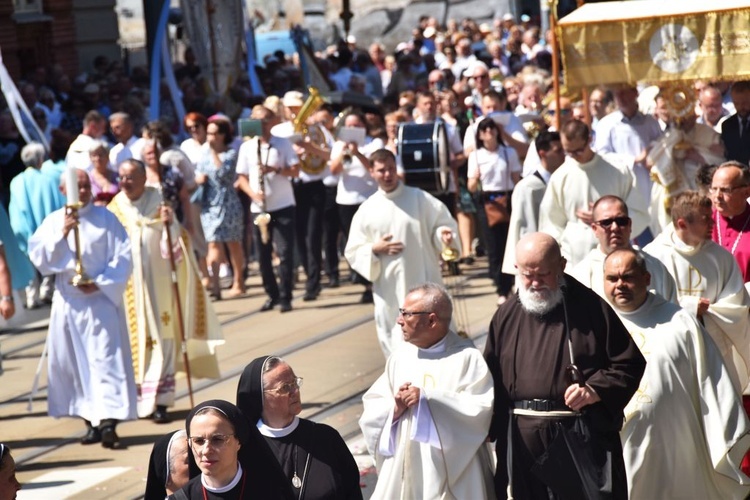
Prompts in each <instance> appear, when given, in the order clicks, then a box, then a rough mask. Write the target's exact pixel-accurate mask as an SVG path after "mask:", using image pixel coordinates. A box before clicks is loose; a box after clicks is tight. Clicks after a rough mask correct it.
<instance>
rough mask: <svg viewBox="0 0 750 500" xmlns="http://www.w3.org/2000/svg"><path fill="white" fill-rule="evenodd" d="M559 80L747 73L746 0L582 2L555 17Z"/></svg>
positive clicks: (578, 83)
mask: <svg viewBox="0 0 750 500" xmlns="http://www.w3.org/2000/svg"><path fill="white" fill-rule="evenodd" d="M557 36H558V40H560V51H561V54H562V63H563V67H564V76H565V84H566V85H567V86H568V87H583V86H592V85H599V84H613V83H631V84H635V83H636V82H650V83H660V82H675V81H681V80H698V79H701V80H703V79H705V80H741V79H750V2H748V1H747V0H713V1H704V0H700V1H696V0H669V1H655V0H633V1H622V2H602V3H591V4H585V5H583V6H582V7H581V8H579V9H577V10H575V11H574V12H572V13H571V14H569V15H568V16H566V17H564V18H562V19H560V20H559V21H558V24H557Z"/></svg>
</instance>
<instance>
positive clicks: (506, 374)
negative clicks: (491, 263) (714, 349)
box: [484, 233, 646, 499]
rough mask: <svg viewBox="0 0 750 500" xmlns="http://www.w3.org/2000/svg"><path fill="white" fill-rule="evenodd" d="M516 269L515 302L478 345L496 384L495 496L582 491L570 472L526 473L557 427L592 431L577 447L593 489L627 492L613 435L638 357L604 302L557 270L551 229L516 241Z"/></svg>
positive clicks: (640, 367)
mask: <svg viewBox="0 0 750 500" xmlns="http://www.w3.org/2000/svg"><path fill="white" fill-rule="evenodd" d="M516 268H517V271H518V274H517V277H516V287H517V289H518V291H517V295H516V300H508V301H507V302H506V303H505V304H503V305H502V306H500V307H499V308H498V310H497V312H496V313H495V316H494V317H493V318H492V322H491V323H490V331H489V335H488V338H487V345H486V348H485V351H484V357H485V360H486V361H487V364H488V366H489V368H490V371H491V372H492V374H493V377H494V381H495V408H494V416H493V422H492V427H491V429H490V437H491V438H492V439H497V445H496V454H497V471H496V472H495V491H496V492H498V495H499V496H498V498H506V494H507V498H511V495H512V496H513V498H516V499H524V498H530V499H535V498H560V497H566V498H583V497H584V496H583V491H582V489H581V480H580V479H579V478H578V476H577V475H575V474H567V475H566V474H565V473H563V474H560V475H559V476H558V477H557V479H558V480H559V481H557V482H555V481H553V480H552V478H550V477H549V476H547V475H544V474H538V473H535V472H534V471H533V470H532V468H535V469H538V468H539V467H538V466H537V467H535V463H536V462H537V461H538V459H539V458H540V457H541V456H542V455H544V454H545V453H546V452H547V450H548V448H549V447H550V444H551V443H552V442H553V441H554V439H555V436H556V435H558V434H559V433H560V432H562V429H565V430H566V431H570V430H571V429H573V428H574V427H580V426H587V427H588V428H589V431H590V433H591V439H589V440H588V441H587V442H585V443H581V444H582V446H584V447H587V448H589V449H590V450H591V453H592V454H593V456H594V457H595V462H597V464H598V465H594V464H591V466H592V467H591V469H592V471H593V472H594V474H596V477H602V478H604V477H607V478H609V483H608V484H601V485H598V486H599V488H600V490H602V491H603V492H605V491H607V492H608V493H609V495H610V496H611V497H612V498H622V499H624V498H627V482H626V477H625V466H624V464H623V458H622V446H621V444H620V437H619V434H618V432H619V430H620V427H621V426H622V421H623V408H625V405H626V404H627V403H628V401H629V400H630V398H631V397H632V395H633V394H634V393H635V391H636V389H637V388H638V384H639V382H640V379H641V376H642V375H643V371H644V369H645V364H646V362H645V360H644V359H643V356H642V355H641V353H640V351H639V350H638V348H637V347H636V345H635V343H634V342H633V340H632V338H631V337H630V335H629V334H628V332H627V330H626V329H625V327H624V326H623V324H622V323H621V322H620V320H619V319H618V318H617V315H616V314H615V312H614V311H613V310H612V309H611V308H610V307H609V305H607V303H606V301H604V299H602V298H600V297H599V296H598V295H596V293H594V292H592V291H591V290H589V289H588V288H586V287H585V286H583V285H582V284H580V283H579V282H578V281H576V280H575V279H573V278H571V277H570V276H567V275H565V274H564V273H563V269H564V268H565V259H564V258H563V257H562V255H561V253H560V247H559V246H558V244H557V242H556V241H555V240H554V239H553V238H552V237H551V236H549V235H546V234H542V233H531V234H528V235H526V236H524V237H523V238H521V240H520V241H519V242H518V245H517V246H516ZM509 436H510V439H509V438H508V437H509ZM558 444H559V443H558ZM509 476H510V478H511V480H510V481H509Z"/></svg>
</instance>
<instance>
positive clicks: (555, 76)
mask: <svg viewBox="0 0 750 500" xmlns="http://www.w3.org/2000/svg"><path fill="white" fill-rule="evenodd" d="M550 4H551V9H550V10H549V26H550V30H552V86H553V88H554V89H555V129H556V130H558V131H559V130H560V124H561V121H560V118H561V117H560V115H561V114H562V112H561V111H560V60H559V54H558V51H557V47H558V45H557V1H556V0H552V1H551V2H550Z"/></svg>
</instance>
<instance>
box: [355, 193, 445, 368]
mask: <svg viewBox="0 0 750 500" xmlns="http://www.w3.org/2000/svg"><path fill="white" fill-rule="evenodd" d="M444 228H448V229H450V230H451V231H452V232H453V235H454V238H453V245H454V246H457V245H458V238H456V234H457V231H458V228H457V225H456V221H455V220H454V219H453V217H451V214H450V212H448V209H447V208H446V207H445V205H444V204H443V203H441V202H440V201H439V200H438V199H436V198H435V197H434V196H432V195H430V194H428V193H426V192H424V191H422V190H421V189H418V188H415V187H411V186H404V185H403V183H401V184H399V186H398V187H397V188H396V189H394V190H393V191H391V192H390V193H386V192H385V191H383V190H382V189H380V190H378V191H377V192H376V193H375V194H373V195H372V196H370V197H369V198H368V199H367V200H366V201H365V202H364V203H362V205H361V206H360V207H359V209H358V210H357V213H356V214H354V219H353V220H352V225H351V229H349V238H348V241H347V243H346V250H345V252H344V253H345V255H346V259H347V260H348V261H349V264H350V265H351V266H352V269H354V270H355V271H357V272H358V273H359V274H361V275H362V276H363V277H364V278H365V279H367V280H368V281H371V282H372V290H373V292H374V297H373V299H374V302H375V327H376V328H377V333H378V340H379V341H380V347H381V348H382V349H383V353H384V354H385V356H386V357H388V355H389V354H390V353H391V352H392V351H393V350H394V349H395V347H396V346H397V345H398V344H400V343H401V342H403V340H402V335H401V327H399V326H398V324H396V320H397V319H398V308H399V307H401V305H402V304H403V302H404V299H405V298H406V294H407V293H408V292H409V289H410V288H411V287H413V286H416V285H419V284H420V283H424V282H427V281H430V282H433V283H442V282H443V278H442V276H441V274H440V252H441V251H442V249H443V244H442V240H441V237H440V235H441V232H442V230H443V229H444ZM388 234H391V235H393V239H392V241H400V242H402V243H403V244H404V250H403V251H402V252H401V253H399V254H397V255H375V254H374V253H373V252H372V245H373V243H375V242H377V241H378V240H380V239H381V238H382V237H383V236H385V235H388ZM459 254H460V250H459Z"/></svg>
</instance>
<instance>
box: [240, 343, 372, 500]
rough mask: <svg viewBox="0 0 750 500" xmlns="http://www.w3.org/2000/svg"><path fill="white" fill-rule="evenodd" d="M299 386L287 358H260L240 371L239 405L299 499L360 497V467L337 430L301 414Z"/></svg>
mask: <svg viewBox="0 0 750 500" xmlns="http://www.w3.org/2000/svg"><path fill="white" fill-rule="evenodd" d="M301 385H302V379H301V378H299V377H297V376H296V375H295V373H294V371H293V370H292V368H291V367H290V366H289V364H287V363H286V362H285V361H284V360H282V359H281V358H278V357H276V356H261V357H259V358H256V359H254V360H253V361H252V362H251V363H250V364H249V365H247V366H246V367H245V370H244V371H243V372H242V376H241V377H240V383H239V386H238V387H237V406H239V407H240V409H241V410H242V411H243V412H244V413H245V415H247V417H248V419H249V420H250V421H251V422H255V423H256V426H257V428H258V430H259V431H260V433H261V435H263V437H264V438H265V440H266V442H267V443H268V445H269V447H270V448H271V450H272V452H273V454H274V455H275V456H276V459H277V461H278V463H279V464H280V465H281V468H282V470H283V471H284V474H285V476H286V481H287V484H289V485H291V487H292V491H293V492H294V495H295V498H299V499H306V500H315V499H323V498H326V499H361V498H362V490H361V488H360V486H359V469H358V468H357V464H356V462H355V461H354V457H352V454H351V453H350V452H349V448H347V446H346V443H345V442H344V440H343V439H342V438H341V436H340V435H339V433H338V432H337V431H336V430H335V429H333V428H332V427H329V426H327V425H325V424H316V423H315V422H313V421H311V420H306V419H303V418H299V417H298V415H299V413H300V411H302V402H301V398H300V391H299V389H300V386H301Z"/></svg>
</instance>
